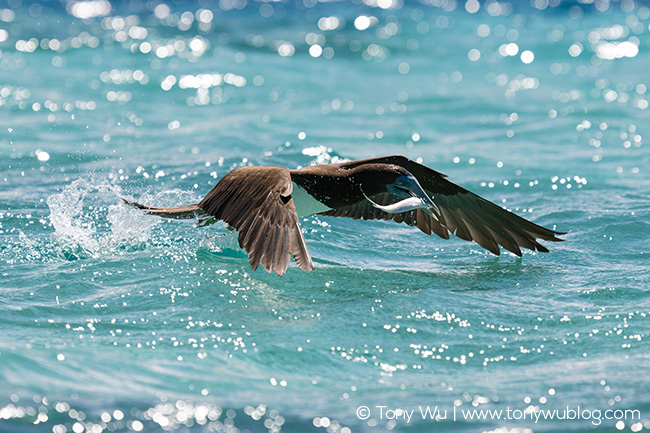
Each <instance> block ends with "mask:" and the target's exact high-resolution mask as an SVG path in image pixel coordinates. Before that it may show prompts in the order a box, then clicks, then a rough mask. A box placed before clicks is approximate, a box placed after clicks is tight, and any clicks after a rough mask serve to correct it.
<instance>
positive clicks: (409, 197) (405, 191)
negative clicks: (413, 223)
mask: <svg viewBox="0 0 650 433" xmlns="http://www.w3.org/2000/svg"><path fill="white" fill-rule="evenodd" d="M402 179H403V182H402V183H401V184H399V185H397V184H395V183H393V184H391V185H388V187H387V189H388V191H389V192H390V193H391V194H393V195H396V196H397V197H401V198H403V199H404V200H402V201H400V202H397V203H394V204H391V205H387V206H382V205H380V204H377V203H375V202H374V201H372V200H371V199H370V198H369V197H368V196H366V195H365V193H364V196H365V197H366V199H367V200H368V201H369V202H370V203H371V204H372V205H373V206H374V207H376V208H377V209H381V210H383V211H384V212H387V213H402V212H407V211H410V210H413V209H422V210H423V211H425V212H426V213H428V214H429V215H431V217H432V218H433V219H435V220H437V221H439V220H440V209H438V206H436V204H435V203H434V202H433V200H431V198H430V197H429V196H428V194H427V193H426V192H425V191H424V189H423V188H422V186H421V185H420V183H419V182H418V181H417V179H416V178H415V177H412V176H403V177H402Z"/></svg>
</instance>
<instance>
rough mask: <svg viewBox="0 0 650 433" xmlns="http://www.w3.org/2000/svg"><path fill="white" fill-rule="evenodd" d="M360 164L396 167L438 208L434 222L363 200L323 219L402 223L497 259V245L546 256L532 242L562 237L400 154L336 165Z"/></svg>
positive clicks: (378, 198) (381, 198)
mask: <svg viewBox="0 0 650 433" xmlns="http://www.w3.org/2000/svg"><path fill="white" fill-rule="evenodd" d="M363 164H395V165H399V166H401V167H404V168H405V169H407V170H408V171H409V172H410V173H411V174H413V176H415V177H416V178H417V179H418V181H419V182H420V185H422V187H423V188H424V190H425V191H426V192H427V194H428V195H429V196H430V197H431V199H433V201H434V202H435V204H436V205H437V206H438V208H439V209H440V211H441V216H440V219H439V221H438V220H436V219H434V218H432V217H431V216H430V215H429V214H427V213H425V212H423V211H422V210H420V209H416V210H412V211H408V212H404V213H402V214H388V213H384V212H383V211H381V210H379V209H377V208H375V207H373V206H372V205H371V204H370V202H368V201H367V200H362V201H360V202H357V203H353V204H350V205H346V206H341V207H339V208H338V209H332V210H330V211H327V212H323V213H322V215H329V216H337V217H349V218H354V219H360V218H363V219H386V220H393V221H396V222H404V223H406V224H408V225H411V226H415V227H417V228H419V229H420V230H421V231H422V232H424V233H426V234H431V233H435V234H436V235H438V236H440V237H441V238H443V239H448V238H449V232H451V233H453V234H455V235H456V236H457V237H459V238H461V239H464V240H467V241H474V242H476V243H477V244H479V245H480V246H481V247H483V248H485V249H487V250H488V251H490V252H492V253H493V254H496V255H499V254H500V249H499V246H502V247H503V248H505V249H507V250H508V251H511V252H512V253H514V254H516V255H518V256H521V248H527V249H530V250H537V251H541V252H548V249H547V248H546V247H544V246H543V245H541V244H540V243H539V242H537V239H543V240H547V241H553V242H557V241H561V240H562V239H560V238H558V237H557V236H558V235H562V234H564V233H561V232H556V231H553V230H549V229H547V228H544V227H542V226H539V225H537V224H535V223H533V222H531V221H528V220H526V219H524V218H522V217H520V216H518V215H516V214H514V213H512V212H510V211H508V210H506V209H503V208H502V207H500V206H498V205H496V204H494V203H492V202H490V201H488V200H486V199H484V198H482V197H480V196H478V195H476V194H474V193H472V192H470V191H468V190H466V189H465V188H463V187H461V186H459V185H456V184H454V183H452V182H450V181H448V180H447V179H446V176H445V175H444V174H442V173H439V172H437V171H435V170H432V169H430V168H429V167H426V166H424V165H422V164H419V163H417V162H415V161H412V160H410V159H408V158H406V157H404V156H401V155H392V156H384V157H378V158H369V159H362V160H357V161H350V162H344V163H340V164H339V166H341V167H342V168H346V169H351V168H354V167H357V166H359V165H363ZM371 199H372V200H373V201H375V202H376V203H378V204H381V205H386V204H389V202H390V201H391V198H390V194H388V193H382V194H376V195H374V196H372V197H371ZM393 201H394V200H393Z"/></svg>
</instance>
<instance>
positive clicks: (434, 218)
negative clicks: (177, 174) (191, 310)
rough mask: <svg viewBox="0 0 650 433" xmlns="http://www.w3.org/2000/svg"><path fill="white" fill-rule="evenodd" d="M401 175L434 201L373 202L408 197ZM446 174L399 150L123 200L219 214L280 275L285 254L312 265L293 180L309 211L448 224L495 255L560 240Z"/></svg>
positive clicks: (428, 227) (181, 213) (167, 211)
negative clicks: (177, 198)
mask: <svg viewBox="0 0 650 433" xmlns="http://www.w3.org/2000/svg"><path fill="white" fill-rule="evenodd" d="M400 177H401V178H404V177H408V178H415V183H416V184H418V183H419V184H418V185H417V187H420V186H421V189H420V191H422V190H423V192H424V193H426V195H427V196H428V198H427V197H425V198H424V200H425V201H426V202H427V203H431V199H433V203H431V204H432V205H433V206H431V205H428V204H426V203H425V202H422V203H423V204H422V205H418V206H417V208H412V207H413V206H409V207H407V208H406V209H408V210H406V211H404V212H400V213H387V212H385V211H384V210H382V209H380V208H379V207H377V206H378V205H379V206H380V207H381V205H391V204H395V202H396V201H398V200H399V199H400V198H404V197H405V195H404V190H401V191H399V190H396V189H395V188H394V187H395V186H396V185H397V184H398V180H397V179H398V178H400ZM445 177H446V176H445V175H443V174H441V173H439V172H437V171H435V170H432V169H430V168H428V167H426V166H424V165H421V164H418V163H416V162H414V161H412V160H410V159H408V158H406V157H404V156H400V155H394V156H385V157H379V158H370V159H364V160H358V161H350V162H343V163H339V164H331V165H314V166H310V167H305V168H300V169H295V170H289V169H288V168H285V167H240V168H236V169H234V170H233V171H231V172H230V173H228V174H226V175H225V176H224V177H223V178H222V179H221V180H220V181H219V182H218V183H217V185H216V186H215V187H214V188H213V189H212V190H211V191H210V192H209V193H208V194H207V195H206V196H205V198H204V199H203V200H201V202H200V203H197V204H193V205H189V206H180V207H171V208H160V207H150V206H145V205H142V204H139V203H135V202H129V201H126V200H125V203H127V204H129V205H131V206H134V207H136V208H138V209H141V210H143V211H145V212H147V213H150V214H153V215H158V216H162V217H166V218H194V217H195V216H205V215H207V216H211V217H214V218H216V219H220V220H223V221H224V222H226V223H227V224H229V225H230V226H232V227H234V228H235V229H236V230H237V231H238V232H239V237H238V239H239V245H240V247H241V248H244V249H245V250H246V252H247V253H248V254H249V256H250V264H251V266H252V268H253V269H256V268H257V267H258V265H259V264H261V265H262V267H263V268H264V269H266V270H267V271H269V272H275V273H277V274H278V275H283V274H284V273H285V271H286V269H287V267H288V266H289V261H290V255H293V257H294V259H295V260H296V263H297V264H298V266H300V268H302V269H304V270H306V271H311V270H313V269H314V265H313V263H312V261H311V256H310V255H309V251H308V249H307V245H306V243H305V239H304V237H303V235H302V231H301V228H300V222H299V219H298V212H297V211H296V204H295V203H294V200H293V196H292V193H293V192H294V191H293V184H294V183H295V184H296V185H298V186H299V187H301V188H303V189H304V190H305V191H306V192H307V194H309V195H310V196H311V197H312V198H313V199H315V200H316V202H318V203H319V204H320V206H321V208H319V209H318V210H317V211H314V212H307V213H316V214H319V215H326V216H334V217H348V218H353V219H364V220H368V219H384V220H393V221H396V222H404V223H406V224H408V225H411V226H415V227H417V228H418V229H420V230H421V231H422V232H424V233H426V234H431V233H435V234H436V235H438V236H440V237H441V238H444V239H449V233H450V232H451V233H453V234H455V235H456V236H458V237H459V238H461V239H465V240H468V241H475V242H476V243H477V244H479V245H480V246H482V247H483V248H485V249H487V250H488V251H490V252H492V253H494V254H496V255H499V254H500V249H499V246H502V247H503V248H505V249H507V250H508V251H511V252H512V253H514V254H516V255H518V256H521V255H522V253H521V248H527V249H530V250H537V251H541V252H548V249H546V248H545V247H544V246H542V245H541V244H540V243H539V242H537V239H543V240H547V241H561V240H562V239H560V238H558V237H557V235H561V234H563V233H560V232H556V231H553V230H549V229H546V228H544V227H541V226H539V225H537V224H535V223H532V222H530V221H528V220H525V219H524V218H521V217H519V216H517V215H515V214H514V213H511V212H509V211H507V210H505V209H503V208H501V207H500V206H497V205H495V204H494V203H491V202H489V201H487V200H485V199H483V198H481V197H479V196H478V195H476V194H473V193H472V192H470V191H468V190H466V189H464V188H462V187H460V186H458V185H456V184H454V183H451V182H449V181H448V180H447V179H445ZM395 191H398V193H399V195H397V196H396V195H395V193H396V192H395ZM406 192H408V193H409V194H410V195H412V196H414V197H415V196H416V195H417V194H416V193H413V192H412V191H406ZM416 192H417V191H416ZM368 199H370V200H372V202H371V201H369V200H368ZM409 200H411V201H412V200H415V201H416V202H417V200H416V199H409ZM373 202H374V203H373ZM405 202H406V201H405ZM403 208H404V207H403ZM391 209H392V208H391Z"/></svg>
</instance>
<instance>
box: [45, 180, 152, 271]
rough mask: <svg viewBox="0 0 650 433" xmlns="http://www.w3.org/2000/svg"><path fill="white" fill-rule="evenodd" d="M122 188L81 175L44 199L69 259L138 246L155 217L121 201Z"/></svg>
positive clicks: (61, 244)
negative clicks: (58, 191)
mask: <svg viewBox="0 0 650 433" xmlns="http://www.w3.org/2000/svg"><path fill="white" fill-rule="evenodd" d="M120 196H121V189H120V187H119V186H117V185H114V184H111V183H109V182H108V181H106V180H99V181H97V180H93V179H91V180H88V179H84V178H80V179H77V180H75V181H74V182H72V183H71V184H70V185H68V186H66V187H65V188H63V190H62V191H61V192H60V193H58V194H53V195H51V196H50V197H48V199H47V204H48V206H49V208H50V222H51V223H52V226H53V227H54V235H53V238H54V240H55V242H56V243H57V244H58V245H59V246H60V247H61V248H62V251H63V255H64V256H65V257H66V258H68V259H77V258H86V257H99V256H101V255H102V254H105V253H113V252H116V251H118V250H124V249H134V248H135V249H139V248H141V247H142V245H143V244H144V243H146V242H147V241H148V240H149V238H150V237H151V229H152V228H153V226H154V225H156V224H157V218H153V217H151V216H148V215H144V214H142V213H141V212H138V211H137V210H136V209H132V208H129V207H127V206H124V205H122V204H121V203H120V200H119V197H120Z"/></svg>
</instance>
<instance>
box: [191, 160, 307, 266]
mask: <svg viewBox="0 0 650 433" xmlns="http://www.w3.org/2000/svg"><path fill="white" fill-rule="evenodd" d="M291 192H292V183H291V176H290V174H289V169H287V168H285V167H240V168H237V169H235V170H233V171H231V172H230V173H228V174H226V175H225V176H224V177H223V178H222V179H221V180H220V181H219V182H218V183H217V185H215V187H214V188H213V189H212V191H210V192H209V193H208V195H206V196H205V198H204V199H203V200H202V201H201V203H199V207H200V208H201V209H202V210H203V211H204V212H205V213H207V214H209V215H212V216H213V217H215V218H218V219H221V220H223V221H225V222H226V223H228V224H229V225H231V226H232V227H234V228H235V229H237V231H238V232H239V236H238V240H239V246H240V247H241V248H244V249H245V250H246V252H247V253H248V255H249V259H250V264H251V267H252V268H253V270H255V269H257V267H258V266H259V265H260V264H261V265H262V267H263V268H264V269H266V270H267V271H268V272H275V273H276V274H278V275H283V274H284V273H285V272H286V270H287V268H288V266H289V262H290V261H291V259H290V257H291V256H290V255H293V257H294V259H295V260H296V263H297V264H298V266H300V267H301V268H302V269H304V270H306V271H311V270H313V269H314V265H313V263H312V260H311V256H310V254H309V250H308V249H307V244H306V243H305V239H304V237H303V235H302V229H301V228H300V222H299V220H298V214H297V212H296V207H295V205H294V203H293V199H292V198H291Z"/></svg>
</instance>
